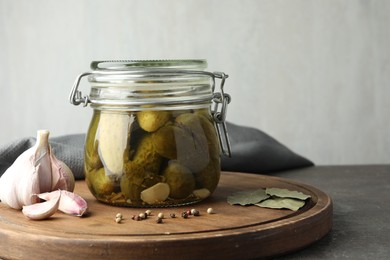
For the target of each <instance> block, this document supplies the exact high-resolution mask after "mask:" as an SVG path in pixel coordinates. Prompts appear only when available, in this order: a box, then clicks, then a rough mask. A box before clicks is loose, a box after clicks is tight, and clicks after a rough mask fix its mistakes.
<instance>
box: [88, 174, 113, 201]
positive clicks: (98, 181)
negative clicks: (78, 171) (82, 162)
mask: <svg viewBox="0 0 390 260" xmlns="http://www.w3.org/2000/svg"><path fill="white" fill-rule="evenodd" d="M86 182H87V185H88V187H90V188H91V189H92V190H93V191H94V192H95V193H96V194H99V195H100V196H101V195H110V194H111V193H113V192H114V188H115V186H114V182H113V180H112V179H110V178H109V177H108V176H107V175H106V172H105V170H104V168H100V169H98V170H94V171H91V172H89V173H87V175H86Z"/></svg>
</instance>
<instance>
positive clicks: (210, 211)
mask: <svg viewBox="0 0 390 260" xmlns="http://www.w3.org/2000/svg"><path fill="white" fill-rule="evenodd" d="M207 213H208V214H214V213H215V211H214V209H213V208H208V209H207Z"/></svg>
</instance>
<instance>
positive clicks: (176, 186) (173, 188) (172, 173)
mask: <svg viewBox="0 0 390 260" xmlns="http://www.w3.org/2000/svg"><path fill="white" fill-rule="evenodd" d="M163 176H164V177H165V181H166V183H167V184H168V185H169V188H170V193H169V197H171V198H174V199H184V198H186V197H188V196H189V195H190V194H191V193H192V192H193V190H194V188H195V179H194V176H193V175H192V173H191V171H190V170H189V169H188V168H186V167H185V166H183V165H181V164H180V163H178V162H177V161H170V162H169V164H168V166H167V168H166V169H165V170H164V172H163Z"/></svg>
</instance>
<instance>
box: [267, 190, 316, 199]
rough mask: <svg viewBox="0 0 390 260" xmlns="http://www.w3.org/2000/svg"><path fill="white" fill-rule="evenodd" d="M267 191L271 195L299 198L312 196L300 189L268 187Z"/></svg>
mask: <svg viewBox="0 0 390 260" xmlns="http://www.w3.org/2000/svg"><path fill="white" fill-rule="evenodd" d="M265 192H266V193H267V194H268V195H270V196H276V197H279V198H292V199H299V200H307V199H308V198H310V197H311V196H310V195H306V194H304V193H302V192H300V191H291V190H288V189H280V188H266V189H265Z"/></svg>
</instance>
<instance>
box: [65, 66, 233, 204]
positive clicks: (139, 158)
mask: <svg viewBox="0 0 390 260" xmlns="http://www.w3.org/2000/svg"><path fill="white" fill-rule="evenodd" d="M206 67H207V62H206V61H205V60H153V61H143V60H135V61H94V62H92V63H91V68H92V71H91V72H87V73H83V74H81V75H79V76H78V77H77V79H76V81H75V84H74V86H73V88H72V91H71V94H70V102H71V103H72V104H74V105H79V104H84V106H87V105H88V104H89V105H90V106H91V107H92V108H93V110H94V111H93V116H92V120H91V123H90V126H89V130H88V133H87V137H86V144H85V154H84V169H85V179H86V182H87V184H88V187H89V189H90V190H91V192H92V194H93V195H94V196H95V197H96V198H97V199H98V200H99V201H101V202H104V203H108V204H111V205H119V206H130V207H163V206H179V205H185V204H190V203H195V202H198V201H201V200H203V199H205V198H207V197H209V196H210V195H211V194H212V193H213V192H214V190H215V189H216V187H217V184H218V181H219V177H220V153H221V151H222V152H223V154H225V155H227V156H230V154H231V151H230V144H229V138H228V134H227V129H226V125H225V118H226V111H227V106H228V104H229V103H230V100H231V98H230V95H228V94H226V93H225V92H224V83H225V79H226V78H227V77H228V75H226V74H225V73H220V72H214V73H211V72H207V71H204V69H205V68H206ZM85 76H88V81H89V82H90V85H91V91H90V94H89V95H87V96H83V94H82V92H81V91H80V90H79V89H78V88H79V84H80V81H81V79H82V78H83V77H85ZM216 79H220V80H221V84H220V87H219V91H216V90H215V86H216Z"/></svg>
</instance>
